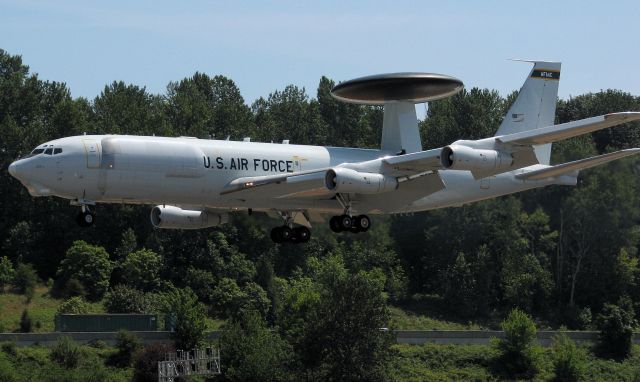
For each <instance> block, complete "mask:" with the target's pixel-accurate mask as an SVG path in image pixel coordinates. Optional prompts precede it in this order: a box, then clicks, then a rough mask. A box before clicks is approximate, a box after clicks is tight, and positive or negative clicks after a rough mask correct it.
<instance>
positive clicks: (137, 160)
mask: <svg viewBox="0 0 640 382" xmlns="http://www.w3.org/2000/svg"><path fill="white" fill-rule="evenodd" d="M52 147H53V148H54V150H55V149H56V148H59V149H62V150H61V152H60V153H58V154H53V151H52V152H51V155H48V154H46V153H45V152H46V150H47V149H48V148H52ZM38 149H44V150H45V152H43V153H38V154H36V155H32V156H30V157H27V158H24V159H21V160H18V161H16V162H14V163H13V164H12V165H11V167H10V172H11V173H12V175H14V176H15V177H16V178H18V179H20V181H21V182H22V183H23V184H24V185H25V186H26V187H27V188H28V190H29V192H30V193H31V195H33V196H48V195H54V196H58V197H62V198H66V199H71V200H74V201H77V202H78V203H83V204H92V203H127V204H167V205H177V206H188V207H192V208H209V209H248V208H252V209H254V210H281V211H291V210H315V211H317V212H320V213H341V212H342V209H343V208H342V206H341V205H340V204H339V203H338V202H337V201H336V200H334V198H332V197H326V198H324V199H322V198H321V199H320V200H318V198H304V197H300V198H272V197H260V193H256V194H255V195H256V196H252V197H251V198H246V197H238V196H234V194H228V195H221V194H220V193H221V191H222V190H223V189H224V187H225V186H226V185H227V184H228V183H229V182H231V181H233V180H235V179H238V178H243V177H252V176H261V175H275V174H279V173H295V172H300V171H306V170H313V169H318V168H327V167H334V166H338V165H341V164H343V163H353V162H363V161H367V160H373V159H377V158H381V157H384V156H388V155H393V153H389V152H384V151H381V150H368V149H355V148H337V147H322V146H304V145H293V144H273V143H254V142H238V141H217V140H204V139H196V138H185V137H181V138H164V137H145V136H121V135H85V136H77V137H68V138H62V139H58V140H54V141H51V142H47V143H46V144H43V145H40V146H38V148H37V149H36V150H38ZM58 151H60V150H58ZM540 167H541V166H540V165H536V166H531V167H528V168H525V169H520V170H516V171H512V172H507V173H502V174H499V175H496V176H491V177H487V178H484V179H480V180H476V179H474V178H473V176H472V175H471V173H470V172H468V171H454V170H444V171H440V172H439V174H440V177H441V178H442V181H443V183H444V185H445V188H443V189H441V190H439V191H436V192H430V191H428V190H425V191H423V190H421V183H420V182H419V180H412V181H408V182H403V183H401V184H400V186H399V188H398V190H395V191H391V192H386V193H383V194H378V195H352V196H349V197H350V198H351V200H352V201H353V208H354V210H355V211H356V212H358V213H396V212H413V211H424V210H429V209H435V208H441V207H448V206H458V205H462V204H465V203H470V202H474V201H478V200H482V199H488V198H492V197H496V196H500V195H505V194H509V193H514V192H519V191H523V190H527V189H531V188H536V187H542V186H546V185H549V184H575V177H561V178H554V179H547V180H539V181H523V180H518V179H516V178H515V175H516V174H518V173H522V172H526V171H532V170H534V169H537V168H540Z"/></svg>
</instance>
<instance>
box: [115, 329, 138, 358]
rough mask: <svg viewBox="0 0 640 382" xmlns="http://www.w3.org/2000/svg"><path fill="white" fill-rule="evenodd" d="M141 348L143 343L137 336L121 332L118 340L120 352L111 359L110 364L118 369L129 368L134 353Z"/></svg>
mask: <svg viewBox="0 0 640 382" xmlns="http://www.w3.org/2000/svg"><path fill="white" fill-rule="evenodd" d="M141 347H142V343H141V342H140V339H139V338H138V337H137V336H136V335H135V334H133V333H131V332H129V331H127V330H120V331H119V332H118V337H117V338H116V349H118V351H117V352H116V353H114V354H113V355H112V356H111V357H110V360H109V363H110V364H112V365H114V366H117V367H129V366H131V360H132V359H133V355H134V353H135V352H136V351H138V350H139V349H140V348H141Z"/></svg>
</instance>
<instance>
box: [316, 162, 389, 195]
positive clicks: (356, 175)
mask: <svg viewBox="0 0 640 382" xmlns="http://www.w3.org/2000/svg"><path fill="white" fill-rule="evenodd" d="M324 183H325V186H326V187H327V189H329V190H330V191H335V192H343V193H356V194H379V193H382V192H387V191H393V190H395V189H396V188H398V180H397V179H396V178H394V177H392V176H388V175H382V174H375V173H369V172H360V171H356V170H351V169H347V168H335V169H330V170H327V172H326V174H325V177H324Z"/></svg>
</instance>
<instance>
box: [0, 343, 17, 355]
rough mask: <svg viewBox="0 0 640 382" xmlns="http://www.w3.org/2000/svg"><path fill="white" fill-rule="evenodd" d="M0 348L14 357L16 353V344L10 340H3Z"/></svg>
mask: <svg viewBox="0 0 640 382" xmlns="http://www.w3.org/2000/svg"><path fill="white" fill-rule="evenodd" d="M0 349H2V351H3V352H4V353H6V354H7V355H10V356H14V357H15V356H16V354H18V351H17V345H16V343H15V342H12V341H7V342H3V343H2V345H0Z"/></svg>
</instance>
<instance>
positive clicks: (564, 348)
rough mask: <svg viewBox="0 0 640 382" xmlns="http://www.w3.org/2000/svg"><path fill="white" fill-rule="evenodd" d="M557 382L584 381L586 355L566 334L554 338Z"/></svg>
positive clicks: (554, 368)
mask: <svg viewBox="0 0 640 382" xmlns="http://www.w3.org/2000/svg"><path fill="white" fill-rule="evenodd" d="M552 348H553V370H554V373H555V376H554V380H555V381H564V382H577V381H581V380H583V379H584V368H585V354H584V352H583V351H582V349H580V348H578V347H577V346H576V344H575V343H574V342H573V341H572V340H571V339H570V338H569V337H568V336H567V335H566V334H564V333H561V334H558V335H556V336H555V337H554V338H553V344H552Z"/></svg>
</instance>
